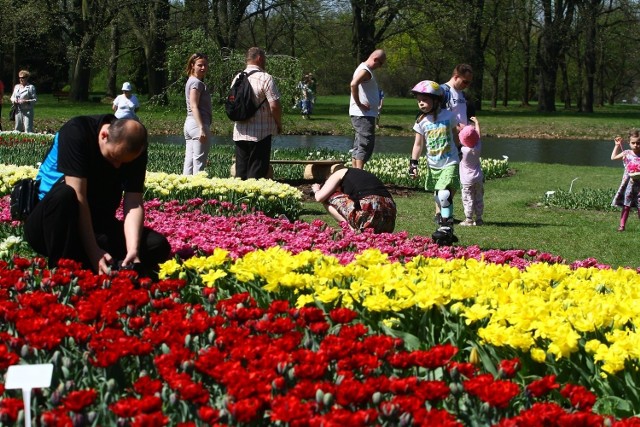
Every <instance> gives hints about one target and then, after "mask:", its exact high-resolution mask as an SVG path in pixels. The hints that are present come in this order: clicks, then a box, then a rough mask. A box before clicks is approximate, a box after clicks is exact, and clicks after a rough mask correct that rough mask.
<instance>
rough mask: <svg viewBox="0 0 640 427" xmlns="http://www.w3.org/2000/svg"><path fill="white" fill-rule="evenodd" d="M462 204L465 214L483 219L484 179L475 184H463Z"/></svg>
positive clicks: (471, 217)
mask: <svg viewBox="0 0 640 427" xmlns="http://www.w3.org/2000/svg"><path fill="white" fill-rule="evenodd" d="M462 206H463V208H464V216H465V217H466V218H469V219H473V215H474V214H475V217H476V218H475V219H476V221H477V220H479V219H482V214H483V213H484V183H483V182H482V181H480V182H476V183H475V184H462Z"/></svg>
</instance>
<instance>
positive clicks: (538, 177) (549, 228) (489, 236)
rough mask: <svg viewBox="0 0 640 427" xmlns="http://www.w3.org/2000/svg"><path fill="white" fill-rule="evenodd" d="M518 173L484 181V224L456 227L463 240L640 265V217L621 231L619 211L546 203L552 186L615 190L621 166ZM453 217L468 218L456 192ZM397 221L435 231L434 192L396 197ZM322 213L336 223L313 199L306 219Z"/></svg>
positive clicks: (412, 229)
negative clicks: (638, 241) (639, 246)
mask: <svg viewBox="0 0 640 427" xmlns="http://www.w3.org/2000/svg"><path fill="white" fill-rule="evenodd" d="M511 166H512V167H513V169H514V171H515V174H514V175H513V176H511V177H509V178H502V179H497V180H491V181H487V182H486V183H485V216H484V220H485V225H483V226H482V227H460V226H457V227H455V233H456V235H457V236H458V237H459V238H460V244H461V245H465V246H468V245H478V246H479V247H480V248H481V249H537V250H539V251H543V252H550V253H552V254H554V255H559V256H562V257H563V258H564V259H565V260H566V261H568V262H573V261H576V260H583V259H587V258H596V259H597V260H598V261H600V262H602V263H605V264H609V265H612V266H613V267H619V266H626V267H634V268H635V267H638V266H639V265H640V263H638V257H637V253H636V252H637V251H636V249H635V246H636V245H635V240H636V239H635V237H636V236H637V234H638V233H639V232H640V221H639V220H638V218H637V216H636V215H635V214H634V215H631V216H630V218H629V221H628V222H627V230H626V231H625V232H623V233H620V232H618V231H616V229H617V226H618V221H619V215H620V214H619V212H618V211H615V212H611V211H609V212H603V211H595V210H568V209H556V208H548V207H545V206H544V203H543V202H544V198H545V193H546V192H547V191H551V190H565V191H566V190H568V188H569V186H570V183H571V181H572V180H573V179H574V178H575V177H579V178H580V179H579V180H576V181H575V183H574V185H573V188H572V191H574V192H580V191H582V190H583V189H594V188H602V189H611V192H612V195H613V191H614V190H613V188H614V187H617V185H618V183H619V181H620V176H621V171H620V170H618V169H616V168H606V167H575V166H563V165H548V164H534V163H514V164H512V165H511ZM454 200H455V201H454V216H455V217H456V218H464V214H463V212H462V203H461V201H460V196H459V194H457V195H456V196H455V199H454ZM396 203H397V205H398V220H397V223H396V231H401V230H406V231H407V232H409V234H411V235H415V234H419V235H430V234H431V233H432V232H433V231H434V230H435V225H434V222H433V214H434V201H433V196H432V195H431V194H427V193H425V192H418V193H414V194H412V195H411V197H398V196H396ZM316 218H321V219H323V220H325V221H327V222H328V223H330V224H333V223H334V222H332V220H331V218H330V217H329V216H328V215H326V214H325V212H324V211H323V209H322V207H321V206H318V205H316V204H311V203H308V204H306V205H305V209H304V212H303V215H302V217H301V219H303V220H306V221H311V220H313V219H316Z"/></svg>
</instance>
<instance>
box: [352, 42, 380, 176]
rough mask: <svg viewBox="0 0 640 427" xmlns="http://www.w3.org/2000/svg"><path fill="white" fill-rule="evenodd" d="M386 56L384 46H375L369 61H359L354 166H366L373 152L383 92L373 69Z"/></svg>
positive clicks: (354, 87)
mask: <svg viewBox="0 0 640 427" xmlns="http://www.w3.org/2000/svg"><path fill="white" fill-rule="evenodd" d="M386 60H387V55H386V54H385V52H384V50H382V49H376V50H374V51H373V52H372V53H371V55H369V58H367V60H366V61H364V62H363V63H361V64H360V65H358V68H356V70H355V71H354V73H353V78H352V79H351V85H350V86H351V97H350V99H349V116H351V124H352V125H353V129H354V130H355V132H356V136H355V139H354V141H353V151H352V153H351V165H352V166H353V167H354V168H358V169H363V168H364V164H365V163H366V162H367V161H368V160H369V159H370V158H371V155H372V154H373V147H374V144H375V141H376V118H377V117H378V105H380V92H379V88H378V82H377V81H376V78H375V76H374V75H373V70H375V69H376V68H379V67H382V65H383V64H384V63H385V61H386Z"/></svg>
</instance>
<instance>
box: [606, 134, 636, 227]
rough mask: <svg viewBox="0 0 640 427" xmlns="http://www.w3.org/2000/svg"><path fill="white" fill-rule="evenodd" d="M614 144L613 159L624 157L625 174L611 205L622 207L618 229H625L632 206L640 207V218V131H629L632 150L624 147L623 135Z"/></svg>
mask: <svg viewBox="0 0 640 427" xmlns="http://www.w3.org/2000/svg"><path fill="white" fill-rule="evenodd" d="M614 144H615V145H614V146H613V151H612V152H611V160H620V159H622V162H623V164H624V174H623V175H622V182H621V183H620V188H618V191H617V192H616V195H615V196H614V198H613V201H612V202H611V206H618V207H621V208H622V214H621V215H620V226H619V227H618V231H624V228H625V226H626V225H627V218H629V212H630V211H631V207H636V208H638V209H639V210H638V218H640V131H638V130H632V131H631V132H629V146H630V147H631V150H623V149H622V137H619V136H617V137H616V138H615V140H614Z"/></svg>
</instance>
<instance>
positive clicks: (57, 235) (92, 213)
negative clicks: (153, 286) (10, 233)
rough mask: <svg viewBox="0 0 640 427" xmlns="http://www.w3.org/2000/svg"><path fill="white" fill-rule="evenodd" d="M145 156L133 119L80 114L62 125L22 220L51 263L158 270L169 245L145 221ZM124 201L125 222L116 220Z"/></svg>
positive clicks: (143, 138)
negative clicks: (35, 195)
mask: <svg viewBox="0 0 640 427" xmlns="http://www.w3.org/2000/svg"><path fill="white" fill-rule="evenodd" d="M147 159H148V157H147V130H146V128H145V127H144V125H142V124H141V123H139V122H138V121H136V120H127V119H120V120H118V119H116V117H115V116H113V115H112V114H107V115H103V116H80V117H74V118H72V119H71V120H69V121H68V122H67V123H65V124H64V125H63V126H62V127H61V128H60V130H59V131H58V133H57V134H56V136H55V138H54V141H53V144H52V146H51V148H50V149H49V151H48V152H47V154H46V156H45V159H44V161H43V162H42V165H41V166H40V169H39V171H38V176H37V177H36V179H37V180H38V181H39V182H40V193H39V199H40V201H39V202H38V204H37V205H36V207H35V209H34V211H33V212H32V213H31V215H29V217H28V218H27V220H26V222H25V225H24V233H25V238H26V240H27V241H28V242H29V244H30V245H31V246H32V247H33V249H34V250H36V251H37V252H39V253H41V254H42V255H45V256H47V257H48V258H49V267H50V268H52V267H55V266H56V265H57V263H58V260H59V259H61V258H68V259H73V260H76V261H79V262H81V263H82V264H83V266H84V267H86V268H91V269H92V270H93V271H95V272H97V273H107V272H109V271H110V268H111V267H114V266H115V262H116V261H121V265H122V266H125V267H126V266H133V264H136V265H137V267H138V269H139V270H140V271H141V272H142V273H143V274H147V275H153V272H154V271H156V270H157V269H158V263H161V262H163V261H165V260H166V259H167V258H168V257H169V253H170V250H171V248H170V246H169V243H168V241H167V239H166V238H165V237H164V236H162V235H161V234H159V233H157V232H155V231H153V230H151V229H149V228H147V227H144V226H143V223H144V205H143V200H142V193H143V191H144V179H145V174H146V168H147ZM121 202H122V203H123V213H124V221H119V220H118V219H117V218H116V217H115V215H116V210H117V209H118V207H119V206H120V204H121Z"/></svg>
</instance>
